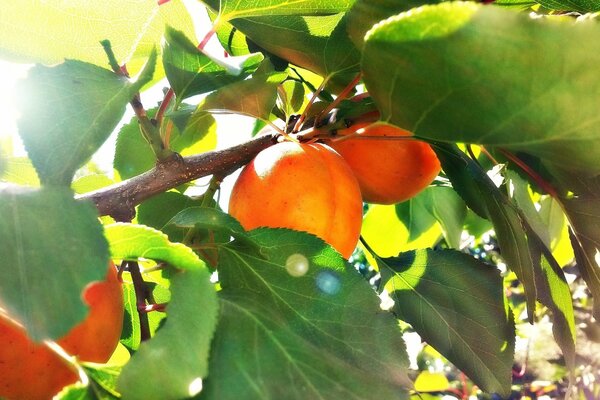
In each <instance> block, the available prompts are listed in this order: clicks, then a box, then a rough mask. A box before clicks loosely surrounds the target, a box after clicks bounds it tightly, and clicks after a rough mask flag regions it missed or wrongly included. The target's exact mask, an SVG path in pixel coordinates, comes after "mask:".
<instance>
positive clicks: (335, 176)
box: [229, 142, 362, 258]
mask: <svg viewBox="0 0 600 400" xmlns="http://www.w3.org/2000/svg"><path fill="white" fill-rule="evenodd" d="M229 212H230V214H231V215H232V216H234V217H235V218H237V219H238V220H239V221H240V223H241V224H242V226H243V227H244V228H245V229H253V228H257V227H261V226H265V227H271V228H290V229H295V230H299V231H306V232H309V233H312V234H314V235H316V236H319V237H320V238H321V239H323V240H324V241H326V242H327V243H329V244H330V245H331V246H332V247H333V248H335V249H336V250H337V251H338V252H340V253H341V254H342V255H343V256H344V257H346V258H348V257H350V255H351V254H352V251H353V250H354V248H355V247H356V243H357V242H358V237H359V235H360V226H361V223H362V199H361V196H360V188H359V187H358V183H357V182H356V178H355V177H354V175H353V174H352V171H351V170H350V168H349V167H348V165H347V164H346V162H345V161H344V159H343V158H342V157H341V156H340V155H339V154H337V153H336V152H335V151H334V150H332V149H331V148H330V147H328V146H326V145H324V144H318V143H317V144H299V143H294V142H282V143H278V144H276V145H274V146H271V147H269V148H267V149H265V150H263V151H262V152H260V153H259V154H258V155H257V156H256V157H255V158H254V160H252V161H251V162H250V163H249V164H248V165H247V166H246V167H244V169H243V170H242V172H241V174H240V176H239V178H238V180H237V181H236V183H235V185H234V187H233V191H232V192H231V199H230V202H229Z"/></svg>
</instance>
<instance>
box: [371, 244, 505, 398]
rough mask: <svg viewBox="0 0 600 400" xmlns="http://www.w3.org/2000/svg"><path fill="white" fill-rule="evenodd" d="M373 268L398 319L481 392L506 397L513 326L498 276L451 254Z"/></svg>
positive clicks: (408, 257) (416, 256) (404, 258)
mask: <svg viewBox="0 0 600 400" xmlns="http://www.w3.org/2000/svg"><path fill="white" fill-rule="evenodd" d="M378 264H379V271H380V272H381V278H382V285H383V288H384V289H385V290H386V291H387V292H388V293H389V294H390V296H391V298H392V299H393V300H394V308H393V311H394V312H395V313H396V314H397V315H398V317H399V318H400V319H402V320H404V321H406V322H409V323H410V324H411V325H412V326H413V327H414V328H415V330H416V331H417V332H418V333H419V334H420V335H421V336H422V337H423V338H424V339H425V340H426V341H427V342H428V343H429V344H431V345H432V346H433V347H435V348H436V350H438V351H439V352H440V353H442V354H443V355H444V356H445V357H446V358H448V360H450V361H451V362H452V363H454V364H455V365H456V366H457V367H458V368H460V369H461V370H463V371H464V372H465V373H466V374H467V375H469V377H470V378H471V379H472V380H473V381H474V382H475V383H476V384H477V385H478V386H480V387H481V388H482V389H483V390H485V391H486V392H497V393H500V394H501V395H503V396H507V395H508V394H509V393H510V387H511V381H512V373H511V372H512V363H513V352H514V340H515V326H514V321H513V315H512V312H511V311H510V309H509V308H508V305H507V302H506V299H505V297H504V290H503V284H502V277H501V276H500V273H499V271H498V270H496V269H495V268H494V267H493V266H491V265H488V264H484V263H482V262H481V261H478V260H476V259H475V258H472V257H470V256H468V255H466V254H464V253H459V252H457V251H452V250H445V251H434V250H416V251H411V252H407V253H404V254H402V255H401V256H400V257H395V258H387V259H383V260H381V259H379V260H378Z"/></svg>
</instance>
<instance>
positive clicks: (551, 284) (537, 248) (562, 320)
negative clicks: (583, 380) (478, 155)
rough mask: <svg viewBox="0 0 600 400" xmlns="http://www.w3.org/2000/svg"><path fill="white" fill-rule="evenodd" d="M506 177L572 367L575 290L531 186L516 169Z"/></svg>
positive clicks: (541, 294)
mask: <svg viewBox="0 0 600 400" xmlns="http://www.w3.org/2000/svg"><path fill="white" fill-rule="evenodd" d="M506 177H507V179H508V180H509V185H510V187H511V197H512V199H513V201H514V202H515V203H516V205H517V206H518V207H519V213H520V215H521V216H522V218H523V219H524V221H525V224H524V228H525V233H526V234H527V237H528V241H529V247H530V254H531V258H532V260H533V266H534V275H535V284H536V289H537V297H538V300H539V301H540V302H541V303H542V304H543V305H545V306H546V307H548V308H549V309H550V311H551V312H552V322H553V324H552V331H553V333H554V337H555V339H556V342H557V343H558V345H559V346H560V348H561V350H562V352H563V355H564V357H565V361H566V364H567V366H568V367H569V368H573V367H574V366H575V316H574V314H573V304H572V300H571V291H570V289H569V285H568V284H567V280H566V278H565V274H564V273H563V271H562V269H561V268H560V265H558V263H557V262H556V260H555V258H554V256H553V255H552V252H551V250H550V236H549V234H548V227H547V226H546V225H545V224H544V222H543V221H542V218H541V217H540V215H539V214H538V212H537V210H536V208H535V205H534V203H533V200H532V199H531V196H530V195H529V191H528V185H527V182H525V181H524V180H523V179H522V178H521V177H519V175H517V174H516V173H515V172H513V171H507V172H506Z"/></svg>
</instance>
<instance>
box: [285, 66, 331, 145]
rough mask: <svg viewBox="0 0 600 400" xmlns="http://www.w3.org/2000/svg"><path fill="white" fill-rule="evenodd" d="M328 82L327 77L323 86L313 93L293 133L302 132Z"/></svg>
mask: <svg viewBox="0 0 600 400" xmlns="http://www.w3.org/2000/svg"><path fill="white" fill-rule="evenodd" d="M328 81H329V76H327V77H326V78H325V79H323V82H321V85H319V87H318V88H317V90H315V91H314V92H313V95H312V97H311V98H310V100H309V101H308V104H307V105H306V107H305V108H304V111H303V112H302V115H300V118H298V121H296V124H295V125H294V129H292V132H293V133H297V132H298V131H300V128H301V127H302V124H303V123H304V120H305V119H306V116H307V115H308V112H309V111H310V108H311V107H312V105H313V104H314V102H315V100H316V99H317V97H319V93H321V92H322V91H323V89H325V85H326V84H327V82H328Z"/></svg>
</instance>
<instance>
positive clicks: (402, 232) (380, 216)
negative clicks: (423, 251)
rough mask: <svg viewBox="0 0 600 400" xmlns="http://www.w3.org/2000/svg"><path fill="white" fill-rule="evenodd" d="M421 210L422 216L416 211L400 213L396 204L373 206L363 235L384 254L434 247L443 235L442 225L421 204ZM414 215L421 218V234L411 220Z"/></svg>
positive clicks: (366, 218) (365, 219) (377, 250)
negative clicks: (405, 213) (415, 213)
mask: <svg viewBox="0 0 600 400" xmlns="http://www.w3.org/2000/svg"><path fill="white" fill-rule="evenodd" d="M407 204H408V205H410V204H411V203H410V202H409V203H407ZM403 207H406V206H403ZM419 210H420V216H417V215H414V216H413V213H412V212H411V213H409V214H408V215H401V214H399V213H398V212H397V209H396V206H395V205H380V204H376V205H374V206H371V207H370V208H369V211H367V213H366V214H365V216H364V219H363V224H362V228H361V236H362V237H363V238H364V239H365V240H366V241H367V243H368V244H369V246H370V247H371V248H372V249H373V250H374V251H375V253H377V254H378V255H379V256H381V257H392V256H395V255H398V253H401V252H403V251H407V250H413V249H418V248H424V247H432V246H434V245H435V243H437V242H438V240H439V238H440V234H441V229H440V226H439V225H437V224H436V223H435V222H436V221H435V219H434V218H433V217H432V216H431V215H430V214H429V213H427V212H425V211H424V210H423V209H422V208H421V207H419ZM403 218H405V219H403ZM411 218H414V219H417V220H420V221H419V223H418V226H419V230H418V231H419V234H417V233H416V230H415V229H414V226H415V224H414V223H413V224H411V222H410V220H411ZM411 225H412V227H413V230H412V232H411V231H410V228H411ZM411 234H412V237H413V239H412V240H411V239H410V238H411Z"/></svg>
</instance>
